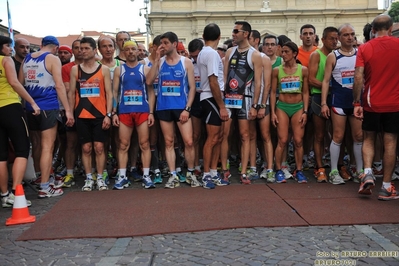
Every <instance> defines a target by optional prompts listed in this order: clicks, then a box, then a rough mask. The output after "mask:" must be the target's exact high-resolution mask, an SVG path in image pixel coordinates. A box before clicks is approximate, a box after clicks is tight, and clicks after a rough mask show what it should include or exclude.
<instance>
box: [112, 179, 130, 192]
mask: <svg viewBox="0 0 399 266" xmlns="http://www.w3.org/2000/svg"><path fill="white" fill-rule="evenodd" d="M130 185H131V183H130V181H129V180H128V179H127V178H126V177H124V176H119V178H118V180H117V181H116V182H115V185H114V188H113V189H119V190H120V189H124V188H125V187H129V186H130Z"/></svg>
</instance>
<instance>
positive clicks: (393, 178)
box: [391, 172, 399, 181]
mask: <svg viewBox="0 0 399 266" xmlns="http://www.w3.org/2000/svg"><path fill="white" fill-rule="evenodd" d="M391 180H392V181H394V180H399V175H398V174H397V173H396V172H393V174H392V178H391Z"/></svg>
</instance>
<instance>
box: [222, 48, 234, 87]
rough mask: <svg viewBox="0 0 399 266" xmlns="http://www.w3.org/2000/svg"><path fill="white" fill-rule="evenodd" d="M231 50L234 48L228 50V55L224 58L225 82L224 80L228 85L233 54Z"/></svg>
mask: <svg viewBox="0 0 399 266" xmlns="http://www.w3.org/2000/svg"><path fill="white" fill-rule="evenodd" d="M231 50H232V48H229V50H227V52H226V55H225V56H224V58H223V59H224V61H223V76H224V78H223V80H224V84H226V81H227V76H228V73H229V64H230V60H229V58H230V54H231Z"/></svg>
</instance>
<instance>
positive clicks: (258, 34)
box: [251, 30, 260, 42]
mask: <svg viewBox="0 0 399 266" xmlns="http://www.w3.org/2000/svg"><path fill="white" fill-rule="evenodd" d="M251 33H252V38H254V39H259V42H260V32H259V31H257V30H251Z"/></svg>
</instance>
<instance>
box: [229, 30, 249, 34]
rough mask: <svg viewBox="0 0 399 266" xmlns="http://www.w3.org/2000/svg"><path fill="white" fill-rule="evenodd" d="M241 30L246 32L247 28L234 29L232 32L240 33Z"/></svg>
mask: <svg viewBox="0 0 399 266" xmlns="http://www.w3.org/2000/svg"><path fill="white" fill-rule="evenodd" d="M239 32H246V30H239V29H234V30H233V31H232V33H234V34H237V33H239Z"/></svg>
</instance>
